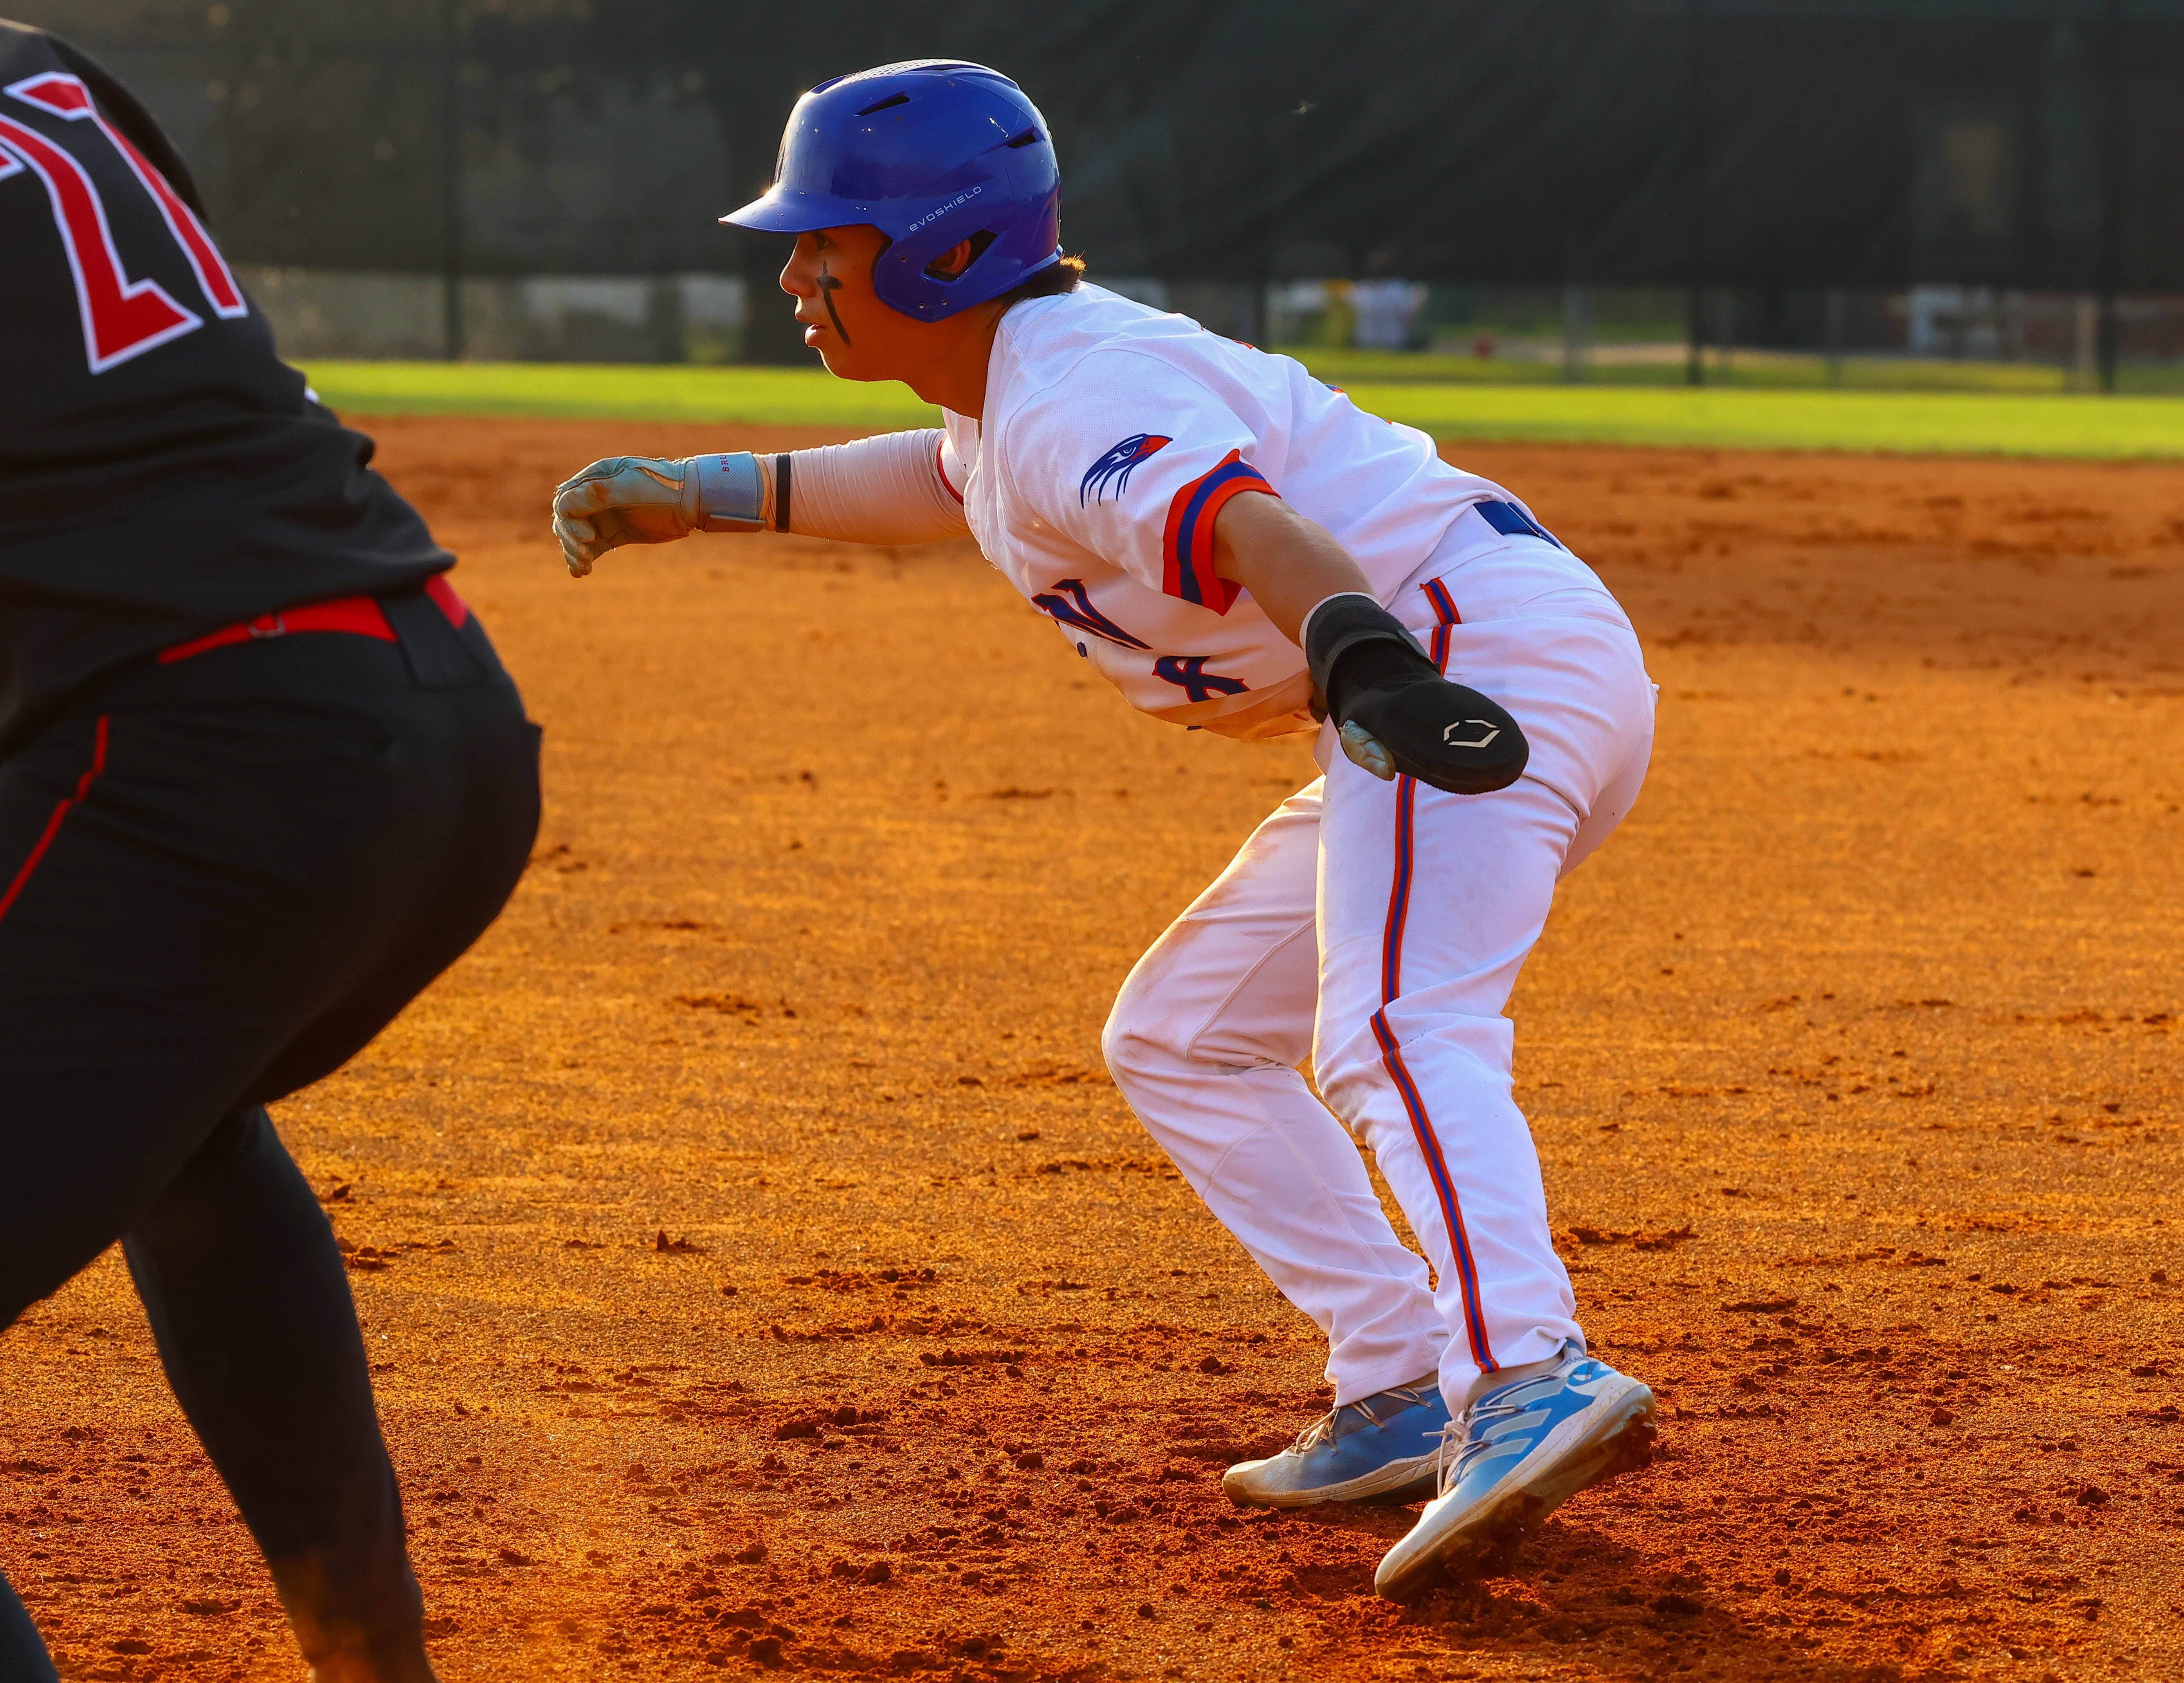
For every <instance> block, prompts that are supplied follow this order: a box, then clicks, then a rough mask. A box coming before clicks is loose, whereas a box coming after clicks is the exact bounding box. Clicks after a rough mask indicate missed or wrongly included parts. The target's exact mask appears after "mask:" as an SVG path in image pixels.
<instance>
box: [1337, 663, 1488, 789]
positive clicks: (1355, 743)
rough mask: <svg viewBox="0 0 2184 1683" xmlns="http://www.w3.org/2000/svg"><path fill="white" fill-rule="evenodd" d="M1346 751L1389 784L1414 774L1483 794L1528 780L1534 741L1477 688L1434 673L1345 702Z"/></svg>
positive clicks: (1394, 681) (1398, 678)
mask: <svg viewBox="0 0 2184 1683" xmlns="http://www.w3.org/2000/svg"><path fill="white" fill-rule="evenodd" d="M1343 712H1344V714H1345V717H1344V718H1343V719H1342V721H1341V738H1342V751H1343V753H1345V754H1346V755H1348V756H1349V757H1350V759H1351V761H1353V762H1354V763H1355V764H1357V765H1359V766H1363V767H1364V768H1365V769H1366V770H1367V771H1368V772H1371V773H1372V774H1373V776H1374V777H1379V778H1381V779H1382V780H1384V781H1385V780H1387V779H1389V778H1392V777H1399V776H1401V777H1416V778H1417V779H1418V781H1419V782H1420V783H1430V784H1432V785H1433V787H1434V788H1435V789H1446V790H1447V791H1448V792H1449V793H1450V794H1489V793H1490V792H1491V791H1493V790H1495V789H1507V788H1508V787H1509V785H1510V784H1511V783H1515V782H1516V781H1517V779H1518V777H1522V776H1523V775H1524V765H1525V762H1526V761H1528V760H1529V759H1530V758H1531V747H1530V744H1528V743H1526V742H1525V740H1524V732H1523V731H1522V730H1520V729H1518V726H1517V722H1516V721H1515V720H1514V719H1513V718H1511V717H1510V716H1509V715H1508V713H1507V711H1504V710H1503V709H1502V706H1501V705H1499V704H1498V703H1496V702H1493V701H1490V700H1488V699H1487V698H1486V697H1485V696H1483V695H1481V694H1479V692H1478V691H1477V690H1475V689H1468V688H1465V687H1464V686H1463V684H1460V683H1450V682H1449V681H1448V680H1447V679H1446V678H1445V677H1440V675H1439V674H1438V673H1435V672H1432V671H1430V670H1429V671H1426V672H1399V673H1392V674H1390V675H1389V676H1387V677H1383V678H1381V679H1379V681H1378V682H1376V683H1368V684H1367V685H1365V686H1363V687H1362V688H1358V689H1357V690H1355V691H1353V692H1352V693H1351V694H1347V695H1346V696H1345V697H1344V698H1343Z"/></svg>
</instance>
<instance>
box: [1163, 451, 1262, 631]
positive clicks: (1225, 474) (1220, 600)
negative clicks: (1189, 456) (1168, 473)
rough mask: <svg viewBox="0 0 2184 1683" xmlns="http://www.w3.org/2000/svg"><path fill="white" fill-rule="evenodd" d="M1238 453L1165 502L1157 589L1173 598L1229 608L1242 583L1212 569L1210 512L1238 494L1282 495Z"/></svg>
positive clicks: (1214, 512)
mask: <svg viewBox="0 0 2184 1683" xmlns="http://www.w3.org/2000/svg"><path fill="white" fill-rule="evenodd" d="M1243 454H1244V453H1243V452H1242V451H1241V450H1231V451H1229V454H1228V456H1227V457H1226V458H1225V459H1224V460H1223V462H1222V463H1221V465H1220V466H1218V467H1217V468H1215V469H1214V470H1213V471H1212V472H1210V473H1203V474H1201V475H1200V476H1198V477H1197V478H1195V479H1194V480H1192V481H1191V482H1190V483H1189V484H1188V485H1186V486H1184V488H1182V489H1181V490H1179V491H1178V492H1177V493H1175V499H1174V500H1173V502H1171V503H1170V504H1168V505H1167V535H1166V537H1164V538H1162V540H1161V558H1162V575H1161V588H1162V590H1163V591H1165V592H1166V593H1167V594H1168V595H1170V596H1173V597H1174V598H1176V599H1177V600H1178V601H1183V602H1189V603H1191V604H1193V605H1195V606H1198V607H1201V608H1211V609H1212V610H1213V611H1214V612H1215V613H1217V614H1225V613H1227V612H1228V611H1229V610H1230V609H1231V608H1233V607H1234V606H1235V605H1236V599H1237V597H1239V596H1240V595H1241V594H1243V590H1244V587H1243V586H1242V585H1240V584H1237V583H1235V582H1232V581H1231V580H1229V579H1225V578H1223V577H1221V576H1220V575H1219V574H1217V573H1216V572H1215V571H1213V518H1214V516H1215V515H1217V514H1219V513H1220V512H1221V508H1222V504H1224V503H1226V502H1227V501H1228V500H1229V499H1230V498H1231V497H1234V496H1235V495H1236V494H1237V493H1239V492H1243V491H1264V492H1265V493H1267V494H1268V496H1279V495H1280V494H1281V493H1279V492H1278V491H1276V490H1275V489H1274V488H1273V486H1271V485H1269V484H1268V483H1267V476H1266V475H1264V474H1263V473H1262V472H1260V471H1259V470H1258V469H1256V467H1253V466H1252V465H1251V463H1249V462H1247V461H1245V460H1243Z"/></svg>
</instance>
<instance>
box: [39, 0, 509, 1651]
mask: <svg viewBox="0 0 2184 1683" xmlns="http://www.w3.org/2000/svg"><path fill="white" fill-rule="evenodd" d="M0 253H4V254H5V256H4V258H0V370H4V372H0V1328H4V1327H6V1326H7V1325H8V1324H11V1323H13V1322H14V1320H15V1319H16V1318H17V1317H18V1316H20V1314H21V1313H22V1312H23V1311H24V1309H25V1307H28V1306H29V1305H31V1304H32V1303H34V1302H36V1301H37V1300H39V1299H40V1298H42V1297H44V1296H47V1294H48V1293H50V1292H52V1291H53V1290H55V1289H56V1288H57V1287H58V1286H59V1285H61V1284H62V1283H63V1282H64V1281H65V1280H67V1279H69V1278H70V1275H72V1274H74V1273H76V1272H77V1271H78V1270H79V1269H81V1268H83V1267H84V1266H85V1265H86V1263H88V1262H91V1261H92V1258H93V1257H97V1255H98V1254H99V1252H100V1251H103V1250H104V1249H105V1248H106V1247H107V1246H109V1245H110V1244H112V1243H113V1242H114V1240H117V1239H119V1240H121V1241H122V1245H123V1246H124V1250H125V1254H126V1256H127V1259H128V1263H129V1268H130V1272H131V1275H132V1277H133V1278H134V1279H135V1280H136V1288H137V1290H138V1292H139V1294H140V1295H141V1296H142V1299H143V1302H144V1307H145V1311H146V1312H147V1314H148V1316H149V1318H150V1320H151V1324H152V1328H153V1333H154V1335H156V1337H157V1339H158V1341H159V1355H160V1359H161V1361H162V1362H163V1363H164V1365H165V1368H166V1372H167V1376H168V1379H169V1380H170V1383H171V1384H172V1385H173V1386H174V1390H175V1396H177V1397H178V1398H180V1400H181V1404H182V1407H183V1408H184V1410H185V1411H186V1412H187V1413H188V1416H189V1418H190V1422H191V1424H192V1425H193V1426H194V1427H195V1428H196V1429H197V1432H198V1435H199V1437H200V1438H201V1439H202V1440H203V1443H204V1445H205V1447H206V1449H207V1451H208V1452H209V1453H210V1455H211V1457H212V1459H213V1462H214V1464H215V1465H216V1466H217V1467H218V1468H219V1469H220V1474H221V1476H222V1477H223V1478H224V1479H225V1480H226V1481H227V1485H228V1488H229V1489H230V1491H232V1492H233V1493H234V1496H235V1499H236V1502H237V1505H238V1506H239V1507H241V1509H242V1514H243V1517H244V1519H246V1520H247V1521H248V1524H249V1526H250V1529H251V1531H252V1533H253V1535H254V1536H255V1537H256V1538H257V1540H258V1542H259V1546H260V1547H261V1548H262V1549H263V1550H264V1551H265V1556H266V1558H267V1561H268V1563H270V1567H271V1569H272V1573H273V1578H274V1581H275V1584H276V1586H277V1587H278V1589H279V1591H280V1593H281V1601H282V1602H283V1604H284V1605H285V1606H286V1608H287V1613H288V1617H289V1622H290V1624H292V1627H293V1629H294V1630H295V1632H296V1636H297V1639H298V1642H299V1643H300V1644H301V1646H302V1648H303V1652H304V1657H305V1658H307V1659H308V1660H309V1662H310V1663H311V1665H312V1666H313V1668H314V1670H315V1675H317V1677H318V1678H320V1680H321V1683H417V1680H426V1679H430V1678H431V1677H432V1668H431V1665H430V1664H429V1663H428V1662H427V1661H426V1656H425V1649H424V1646H423V1642H422V1639H421V1626H422V1602H421V1597H420V1595H419V1592H418V1588H417V1584H416V1580H415V1578H414V1576H413V1575H412V1574H411V1572H410V1569H409V1560H408V1556H407V1551H406V1549H405V1546H404V1540H403V1519H402V1504H401V1498H400V1495H399V1493H398V1491H397V1489H396V1485H395V1479H394V1472H393V1467H392V1465H391V1463H389V1461H388V1459H387V1450H386V1446H385V1445H384V1443H383V1441H382V1438H381V1435H380V1431H379V1424H378V1420H377V1417H376V1412H375V1409H374V1407H373V1402H372V1396H371V1389H370V1380H369V1379H368V1378H367V1376H366V1367H365V1352H364V1347H363V1343H362V1340H361V1339H360V1337H359V1334H358V1330H357V1324H356V1317H355V1311H354V1307H352V1305H351V1303H350V1300H349V1296H348V1281H347V1279H346V1276H345V1275H344V1273H343V1266H342V1258H341V1255H340V1253H339V1251H337V1249H336V1247H335V1244H334V1239H333V1234H332V1232H331V1229H330V1228H329V1227H328V1225H327V1223H326V1217H325V1214H324V1212H322V1211H321V1210H320V1207H319V1205H318V1202H317V1200H316V1199H315V1197H314V1196H313V1195H312V1193H311V1191H310V1189H309V1186H307V1185H306V1184H305V1183H304V1179H303V1177H302V1175H301V1174H300V1173H298V1171H297V1168H296V1167H295V1165H294V1163H293V1162H291V1161H290V1160H289V1157H288V1156H287V1152H286V1151H283V1150H282V1148H281V1142H280V1140H279V1139H278V1138H277V1137H276V1134H275V1133H274V1131H273V1128H272V1126H271V1124H270V1123H269V1122H268V1120H267V1119H266V1114H265V1104H266V1103H267V1101H270V1100H275V1099H278V1098H280V1097H281V1096H282V1095H286V1094H288V1093H292V1092H293V1091H295V1090H296V1089H298V1088H299V1087H302V1086H304V1085H306V1084H309V1083H310V1082H312V1081H315V1080H317V1079H318V1078H320V1076H323V1075H325V1074H326V1073H329V1072H330V1071H331V1070H333V1069H334V1068H336V1067H337V1066H338V1065H340V1064H341V1063H342V1062H343V1061H344V1060H346V1059H347V1058H348V1057H349V1056H351V1055H352V1054H354V1052H356V1051H357V1050H359V1048H360V1047H362V1046H363V1045H365V1042H366V1041H368V1040H369V1039H370V1038H371V1037H372V1036H373V1035H374V1034H376V1033H377V1032H378V1031H379V1030H380V1029H381V1028H382V1027H384V1026H385V1025H386V1024H387V1022H388V1021H389V1020H390V1019H392V1018H393V1016H394V1015H395V1013H396V1012H398V1011H400V1010H401V1009H402V1007H403V1006H404V1005H405V1004H406V1003H407V1002H408V1001H409V1000H410V999H411V998H412V997H414V996H415V995H416V994H417V993H418V991H419V990H420V989H422V988H423V987H424V986H425V985H426V983H428V982H429V981H431V980H432V978H433V977H434V976H435V975H437V974H438V973H439V972H440V971H441V970H443V968H445V967H447V966H448V964H449V963H450V962H452V961H454V958H455V957H456V956H457V955H458V954H460V952H461V951H462V950H464V948H465V947H466V946H468V945H470V944H471V941H472V940H474V939H476V937H477V935H478V934H479V933H480V932H481V931H482V930H483V929H484V928H485V927H486V926H487V924H488V923H490V922H492V921H493V917H495V916H496V915H497V914H498V913H499V910H500V907H501V905H502V902H503V901H504V900H505V899H506V898H507V895H508V894H509V892H510V889H512V888H513V887H514V885H515V881H516V878H517V877H518V876H519V874H520V873H521V870H522V867H523V862H524V860H525V858H526V855H527V854H528V852H529V850H530V846H531V843H532V838H533V836H534V834H535V833H536V830H537V827H538V738H537V733H536V732H535V730H534V729H533V727H532V726H531V725H530V724H529V723H528V722H526V720H525V718H524V716H523V708H522V704H521V700H520V699H519V698H518V697H517V695H516V693H515V686H514V685H513V684H512V683H510V680H509V678H508V677H507V675H506V674H505V673H504V672H503V671H502V670H501V667H500V664H499V660H497V659H495V657H494V655H493V649H492V646H491V644H488V643H487V640H486V638H485V634H484V632H483V631H482V629H481V627H479V625H478V622H477V621H476V618H475V617H474V616H471V614H470V613H469V612H468V610H466V609H465V607H464V605H463V604H462V602H461V601H460V599H459V598H458V597H457V596H456V595H455V594H454V591H453V590H452V589H451V588H449V587H448V584H447V582H446V581H445V579H444V577H443V574H444V572H445V571H446V570H447V569H448V567H449V566H452V565H453V564H454V561H453V558H452V557H451V556H450V555H448V553H447V552H446V551H445V550H443V549H440V548H438V547H437V545H436V544H435V543H433V541H432V535H431V533H430V532H427V531H426V527H425V524H424V521H422V520H421V519H420V518H419V516H418V515H417V514H416V512H415V510H412V509H411V508H410V507H409V505H408V504H406V503H404V501H403V500H402V499H401V498H400V497H398V495H396V494H395V493H394V492H393V490H392V489H391V488H389V487H388V486H387V482H385V481H384V480H382V478H380V477H379V476H378V475H377V474H376V473H374V472H373V471H371V469H370V465H369V464H370V457H371V444H370V441H369V440H368V439H365V438H364V437H359V435H358V434H356V433H354V432H347V431H344V430H343V428H342V426H340V425H339V424H338V423H337V421H335V419H334V417H333V415H331V413H330V412H328V411H327V410H326V409H324V408H323V407H321V406H320V404H318V402H317V401H316V400H315V398H314V397H312V395H311V394H310V393H309V392H308V391H307V390H306V389H305V387H304V382H303V379H302V377H301V376H299V375H298V374H296V373H295V372H293V371H292V370H290V369H288V368H286V367H284V366H282V365H281V362H280V361H279V360H278V359H277V358H276V356H275V355H274V353H273V344H272V338H271V335H270V332H268V330H267V328H266V325H265V320H264V319H263V318H262V317H261V316H260V315H259V314H258V313H257V311H256V310H254V309H253V308H252V307H251V305H250V304H249V302H248V299H246V298H244V297H243V295H242V292H241V291H240V289H239V288H238V287H237V286H236V284H235V281H234V278H233V276H231V274H230V273H229V271H228V269H227V266H226V264H225V263H224V262H223V261H222V260H221V258H220V254H219V252H218V250H217V249H215V248H214V245H213V243H212V242H211V240H210V239H209V237H207V236H206V234H205V231H204V229H203V223H202V220H201V216H200V210H199V207H198V201H197V198H196V194H195V192H194V189H193V188H192V186H191V183H190V180H189V176H188V174H187V171H186V170H184V168H183V167H182V164H181V160H180V159H178V158H177V157H176V156H175V152H174V149H173V148H172V147H171V146H170V144H169V143H168V142H167V140H166V139H165V137H164V136H163V135H162V134H161V133H160V131H159V127H158V125H156V124H155V123H153V121H152V120H151V119H150V118H149V117H148V115H147V114H145V112H144V110H143V108H142V106H140V105H139V104H137V103H136V101H135V100H134V99H133V98H131V97H130V95H129V93H128V92H127V91H126V90H125V89H124V88H122V87H121V86H119V85H118V84H117V83H116V82H115V81H114V80H113V79H112V78H111V77H110V76H109V75H105V74H104V73H103V72H102V71H101V70H99V69H98V68H97V66H96V65H95V64H92V63H90V62H89V61H88V60H87V59H85V58H84V57H83V55H82V54H81V53H78V52H76V51H75V49H73V48H71V47H69V46H68V45H66V44H65V43H64V42H60V41H58V40H56V39H55V38H54V37H53V36H49V35H46V34H43V33H42V32H40V31H36V30H31V29H25V28H24V27H22V26H20V25H14V24H7V23H0ZM4 1371H5V1370H4V1368H0V1374H4ZM0 1383H4V1380H0ZM21 1400H22V1399H20V1397H19V1398H17V1399H15V1401H17V1402H19V1403H20V1401H21ZM53 1675H54V1674H53V1667H52V1663H51V1662H50V1661H49V1660H48V1658H47V1656H46V1653H45V1650H44V1648H43V1647H42V1645H41V1643H40V1641H39V1640H38V1636H37V1633H36V1630H35V1629H34V1628H33V1627H32V1625H31V1622H30V1620H29V1619H28V1617H27V1616H26V1615H25V1613H24V1611H23V1609H22V1608H21V1606H20V1603H19V1602H17V1601H16V1600H15V1598H14V1596H13V1595H12V1594H11V1593H9V1592H8V1591H7V1590H6V1588H5V1586H4V1583H0V1680H6V1683H18V1680H31V1679H51V1678H52V1677H53Z"/></svg>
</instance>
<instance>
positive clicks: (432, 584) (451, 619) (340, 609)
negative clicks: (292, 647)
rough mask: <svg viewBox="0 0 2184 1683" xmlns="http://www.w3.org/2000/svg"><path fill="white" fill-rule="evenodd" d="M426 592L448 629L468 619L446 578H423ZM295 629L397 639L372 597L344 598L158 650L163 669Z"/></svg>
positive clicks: (306, 605)
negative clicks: (170, 664)
mask: <svg viewBox="0 0 2184 1683" xmlns="http://www.w3.org/2000/svg"><path fill="white" fill-rule="evenodd" d="M425 594H426V595H427V596H430V597H431V598H432V600H433V601H434V602H436V603H437V604H438V605H439V609H440V611H441V612H442V613H443V614H445V615H446V616H448V624H449V625H452V626H455V627H460V626H461V624H462V623H463V621H465V620H466V619H468V618H469V617H470V616H471V610H470V605H469V604H468V603H466V602H465V601H464V600H463V599H462V598H461V597H460V596H458V595H456V594H455V588H454V586H453V585H452V584H450V583H448V579H447V575H446V574H444V573H434V574H433V575H432V577H430V578H428V579H426V581H425ZM299 631H345V632H347V633H349V635H350V636H352V637H369V638H375V639H376V640H377V641H379V642H381V643H392V642H393V641H394V640H395V637H394V627H393V626H392V625H390V624H388V623H387V610H386V609H384V608H383V607H382V606H381V605H380V603H379V599H378V598H377V597H376V596H343V597H341V598H338V599H336V600H334V601H331V602H306V603H304V605H302V606H301V607H296V608H283V609H281V610H280V611H279V612H277V613H271V614H260V615H259V616H257V617H256V618H255V619H248V620H238V621H236V623H235V624H233V625H231V626H223V627H220V629H219V630H218V631H210V632H207V633H205V634H204V635H203V637H193V638H191V639H190V640H189V641H188V642H187V643H177V644H175V646H174V647H173V648H171V649H161V650H160V651H159V661H160V664H161V665H163V666H164V665H167V664H169V663H170V662H172V661H175V660H188V659H189V658H190V656H191V655H202V654H203V653H204V652H205V651H206V650H207V649H224V648H226V646H227V645H228V644H231V643H251V642H263V641H265V639H266V638H273V637H287V636H288V635H290V634H291V633H294V632H299Z"/></svg>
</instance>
